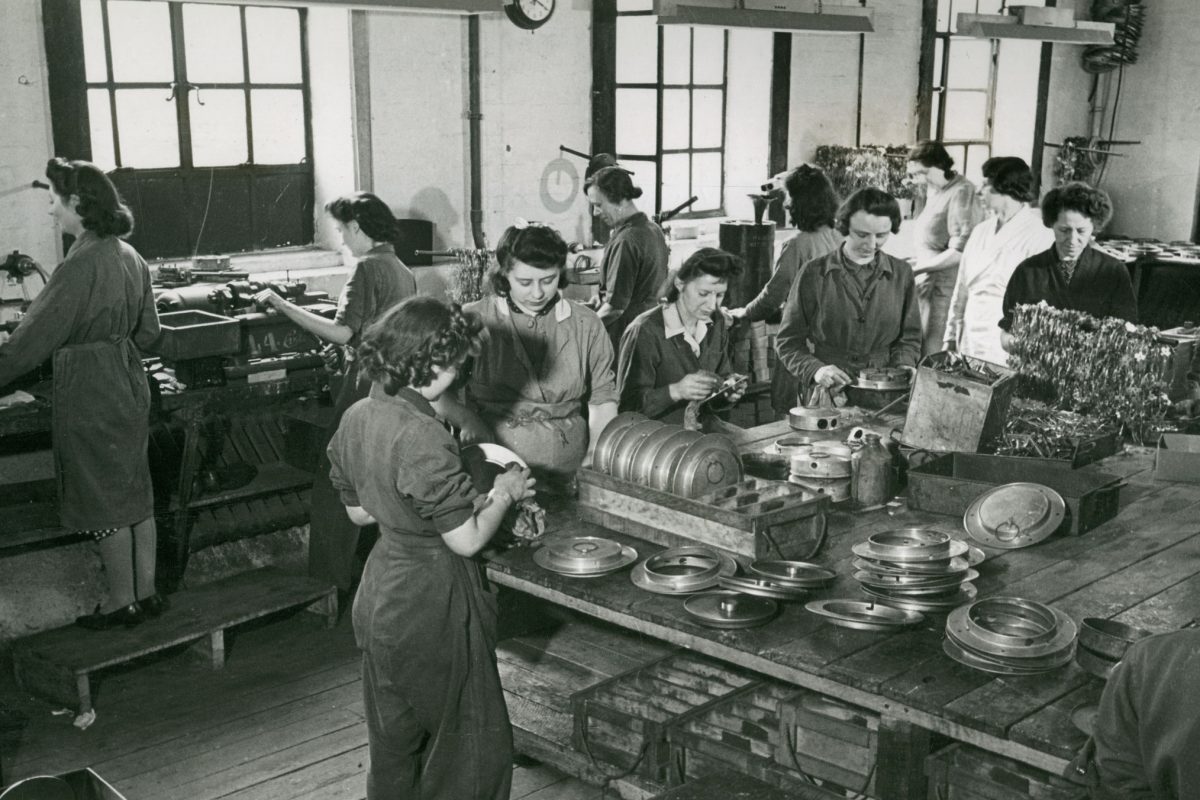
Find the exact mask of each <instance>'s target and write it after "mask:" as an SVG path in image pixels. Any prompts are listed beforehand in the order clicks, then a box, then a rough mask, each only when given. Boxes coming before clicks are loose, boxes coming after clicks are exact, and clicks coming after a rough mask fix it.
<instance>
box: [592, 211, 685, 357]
mask: <svg viewBox="0 0 1200 800" xmlns="http://www.w3.org/2000/svg"><path fill="white" fill-rule="evenodd" d="M670 255H671V251H670V249H669V248H668V247H667V240H666V237H664V236H663V232H662V229H661V228H659V227H658V226H657V225H656V224H654V223H653V222H652V221H650V219H649V218H648V217H647V216H646V215H645V214H643V213H642V212H640V211H639V212H638V213H636V214H634V215H633V216H631V217H629V218H628V219H626V220H624V221H623V222H621V223H620V224H618V225H617V226H616V227H615V228H613V231H612V237H611V238H610V239H609V240H608V246H607V247H605V248H604V256H603V257H602V258H601V259H600V286H601V288H602V290H603V292H604V296H603V298H602V299H603V300H604V301H605V302H607V303H608V304H609V305H611V306H612V307H613V308H621V309H624V311H622V312H621V315H620V316H618V317H617V318H616V319H613V320H611V321H609V322H608V323H606V327H607V328H608V335H609V339H610V340H611V341H612V345H613V347H614V348H615V347H617V345H618V344H620V342H621V334H622V333H624V332H625V328H626V327H627V326H628V325H629V323H630V322H632V321H633V318H634V317H636V316H637V315H638V314H641V313H642V312H643V311H646V310H647V309H649V308H652V307H653V306H654V305H655V304H656V303H657V302H658V295H659V292H660V291H662V288H663V286H664V284H665V283H666V281H667V261H668V260H669V258H670Z"/></svg>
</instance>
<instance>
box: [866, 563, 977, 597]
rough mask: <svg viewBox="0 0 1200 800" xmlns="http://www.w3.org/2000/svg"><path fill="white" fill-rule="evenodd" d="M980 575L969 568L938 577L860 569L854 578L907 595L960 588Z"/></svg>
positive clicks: (875, 587)
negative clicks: (891, 573)
mask: <svg viewBox="0 0 1200 800" xmlns="http://www.w3.org/2000/svg"><path fill="white" fill-rule="evenodd" d="M978 577H979V573H978V572H976V571H975V570H973V569H971V570H967V571H966V572H963V573H960V574H957V575H947V576H939V577H937V578H932V579H931V578H926V577H914V576H911V575H881V574H879V573H875V572H867V571H866V570H860V571H858V572H855V573H854V580H856V581H858V582H859V583H861V584H863V585H865V586H870V587H871V588H874V589H890V590H892V591H895V592H897V593H900V592H903V593H904V594H906V595H920V594H938V593H939V592H942V593H944V592H948V591H951V590H956V589H958V587H959V585H960V584H962V583H963V582H965V581H973V580H975V579H976V578H978Z"/></svg>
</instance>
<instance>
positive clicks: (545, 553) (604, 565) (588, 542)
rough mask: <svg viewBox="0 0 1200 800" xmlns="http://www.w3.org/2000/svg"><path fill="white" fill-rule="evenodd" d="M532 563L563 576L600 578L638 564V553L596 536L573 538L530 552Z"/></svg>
mask: <svg viewBox="0 0 1200 800" xmlns="http://www.w3.org/2000/svg"><path fill="white" fill-rule="evenodd" d="M533 560H534V563H536V564H537V565H538V566H539V567H542V568H543V569H548V570H550V571H551V572H558V573H561V574H563V575H576V576H590V575H603V574H605V573H608V572H614V571H616V570H618V569H621V568H622V567H625V566H628V565H630V564H632V563H633V562H634V561H637V550H634V549H633V548H632V547H629V546H627V545H622V544H620V543H619V542H614V541H613V540H611V539H604V538H601V537H599V536H572V537H569V538H565V539H550V540H547V541H546V542H545V543H544V544H543V545H542V546H541V547H539V548H538V549H537V550H535V551H534V552H533Z"/></svg>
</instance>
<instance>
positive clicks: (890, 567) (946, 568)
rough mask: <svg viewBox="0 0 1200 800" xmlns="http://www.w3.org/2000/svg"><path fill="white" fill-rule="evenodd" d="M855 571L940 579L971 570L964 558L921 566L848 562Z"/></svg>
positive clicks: (880, 562) (881, 562)
mask: <svg viewBox="0 0 1200 800" xmlns="http://www.w3.org/2000/svg"><path fill="white" fill-rule="evenodd" d="M850 563H851V564H853V565H854V568H855V569H861V570H865V571H867V572H874V573H876V574H878V575H903V576H905V577H912V578H940V577H945V576H950V575H961V574H962V573H964V572H966V571H967V570H968V569H970V568H971V566H970V564H968V563H967V560H966V559H965V558H950V559H947V560H945V561H928V562H925V563H923V564H900V563H897V562H895V561H878V560H876V559H873V558H855V559H854V560H852V561H851V562H850Z"/></svg>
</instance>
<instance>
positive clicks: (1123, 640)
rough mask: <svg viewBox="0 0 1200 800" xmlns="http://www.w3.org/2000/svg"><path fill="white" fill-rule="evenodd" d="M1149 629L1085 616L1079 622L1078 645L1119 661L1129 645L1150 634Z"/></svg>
mask: <svg viewBox="0 0 1200 800" xmlns="http://www.w3.org/2000/svg"><path fill="white" fill-rule="evenodd" d="M1152 635H1153V634H1151V633H1150V631H1145V630H1142V629H1141V628H1135V627H1133V626H1132V625H1126V624H1125V623H1123V622H1117V621H1116V620H1111V619H1100V618H1098V617H1085V618H1084V619H1083V621H1082V622H1081V623H1080V624H1079V646H1080V647H1086V648H1087V649H1088V650H1091V651H1092V652H1093V653H1099V654H1100V655H1102V656H1104V657H1105V658H1111V659H1115V660H1117V661H1120V660H1121V659H1122V658H1124V657H1125V651H1126V650H1128V649H1129V645H1131V644H1133V643H1134V642H1136V641H1138V640H1139V639H1145V638H1146V637H1147V636H1152Z"/></svg>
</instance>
